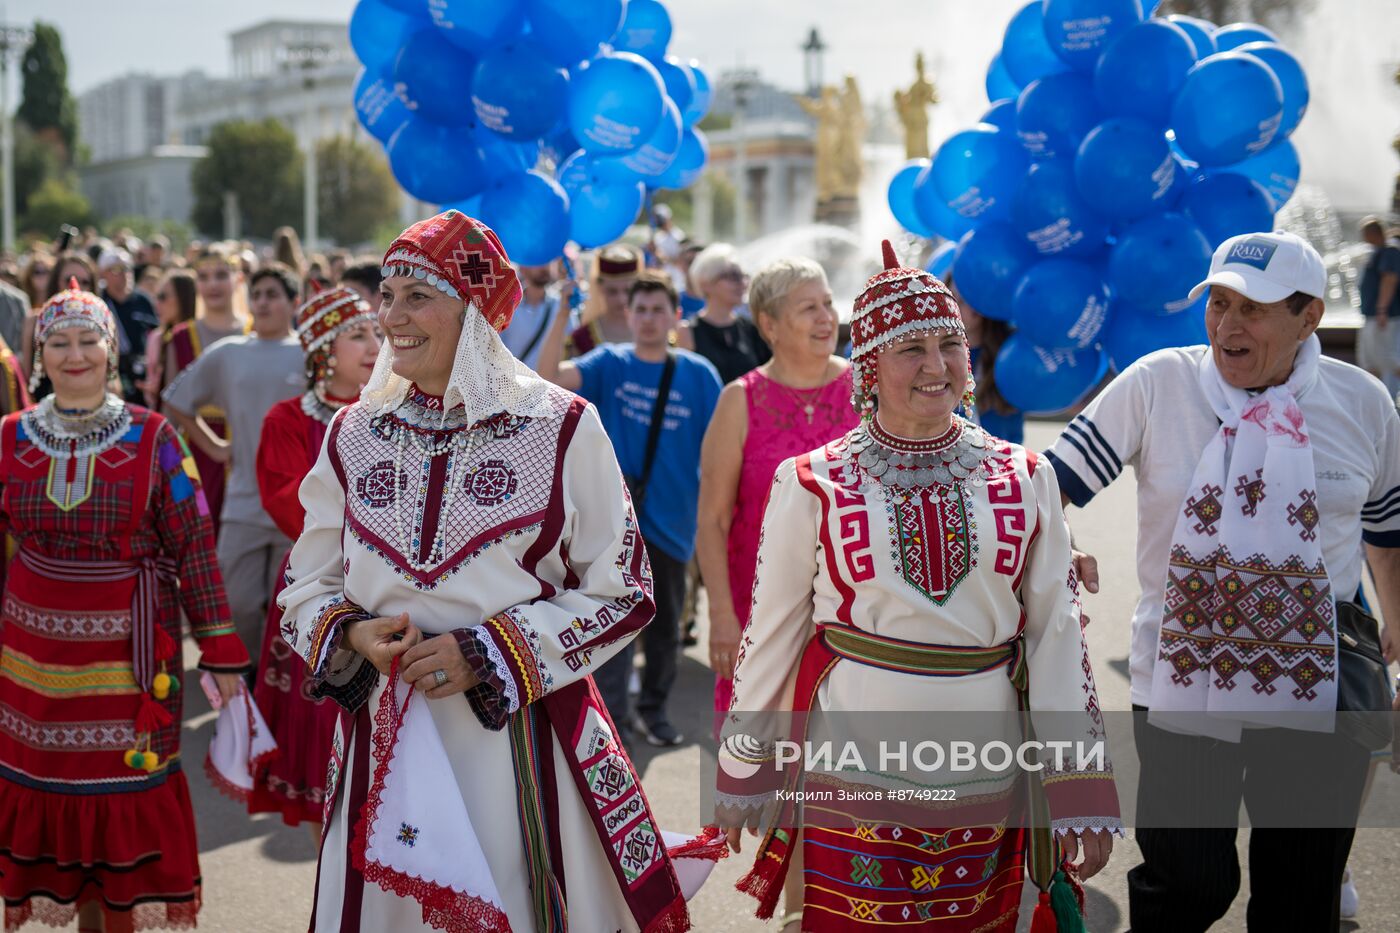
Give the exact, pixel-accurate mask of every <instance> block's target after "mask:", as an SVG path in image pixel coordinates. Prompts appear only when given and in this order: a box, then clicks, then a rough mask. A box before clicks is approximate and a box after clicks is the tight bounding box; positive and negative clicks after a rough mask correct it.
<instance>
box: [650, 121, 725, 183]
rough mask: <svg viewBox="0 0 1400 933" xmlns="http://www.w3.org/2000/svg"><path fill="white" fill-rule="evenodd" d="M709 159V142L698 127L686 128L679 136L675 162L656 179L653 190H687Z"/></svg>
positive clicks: (703, 169)
mask: <svg viewBox="0 0 1400 933" xmlns="http://www.w3.org/2000/svg"><path fill="white" fill-rule="evenodd" d="M709 158H710V141H709V140H708V139H706V138H705V133H704V131H702V130H701V129H699V128H698V127H694V126H687V127H686V128H685V132H684V133H682V134H681V149H680V152H679V153H677V154H676V158H675V160H674V161H673V162H672V163H671V165H670V167H668V168H667V169H666V171H664V172H662V173H661V177H660V178H658V179H656V182H655V184H652V185H650V187H653V188H673V189H677V190H679V189H681V188H689V187H690V186H691V185H693V184H695V182H696V181H697V180H698V179H699V178H700V173H701V172H703V171H705V163H706V162H707V161H709Z"/></svg>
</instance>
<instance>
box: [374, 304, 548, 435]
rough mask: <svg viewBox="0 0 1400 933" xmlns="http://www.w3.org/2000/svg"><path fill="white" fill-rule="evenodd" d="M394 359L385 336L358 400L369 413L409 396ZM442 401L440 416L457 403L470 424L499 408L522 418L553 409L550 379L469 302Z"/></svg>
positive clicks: (389, 407)
mask: <svg viewBox="0 0 1400 933" xmlns="http://www.w3.org/2000/svg"><path fill="white" fill-rule="evenodd" d="M393 359H394V349H393V347H392V346H390V342H389V341H388V340H385V341H384V345H383V346H381V347H380V348H379V357H378V359H376V360H375V362H374V372H373V373H372V374H371V375H370V377H369V382H368V384H366V385H365V387H364V390H363V391H361V392H360V403H361V404H363V405H364V406H365V408H366V409H367V410H368V411H369V412H370V414H372V415H381V414H384V413H386V412H390V411H393V410H394V409H395V408H397V407H398V406H399V405H400V404H401V403H402V402H403V400H404V399H405V398H406V397H407V396H408V389H409V381H408V380H407V379H405V378H404V377H403V376H400V375H398V374H397V373H395V372H394V370H393V366H392V363H393ZM442 402H443V405H442V408H443V412H442V414H443V417H444V418H445V417H446V415H447V412H448V411H450V410H452V409H453V408H455V407H456V406H457V405H462V406H463V407H464V408H465V409H466V416H467V418H466V421H467V424H469V425H470V424H475V423H476V422H478V421H480V420H481V419H483V418H488V417H490V416H491V415H494V414H496V413H498V412H502V411H506V412H510V413H511V414H512V415H518V416H521V417H526V418H543V417H547V416H548V415H550V414H551V413H552V412H553V408H552V407H551V405H550V403H549V383H548V382H546V381H545V380H544V379H542V378H540V376H539V375H538V374H537V373H536V372H535V371H534V370H532V369H530V368H529V367H528V366H526V365H525V364H524V363H522V362H520V361H519V360H517V359H516V358H515V357H514V356H513V355H512V354H511V352H510V351H509V350H507V349H506V345H505V344H504V343H502V342H501V337H500V335H499V334H497V333H496V331H495V329H494V328H493V327H492V326H491V325H490V324H488V323H487V322H486V318H485V317H483V316H482V314H481V312H480V311H479V310H478V309H477V307H476V305H475V304H474V303H468V304H467V305H466V319H465V320H464V321H463V322H462V336H461V338H460V339H459V340H458V341H457V355H456V357H454V358H453V361H452V374H451V376H449V377H448V381H447V391H446V392H444V393H443V399H442Z"/></svg>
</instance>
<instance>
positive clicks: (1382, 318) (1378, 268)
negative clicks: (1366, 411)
mask: <svg viewBox="0 0 1400 933" xmlns="http://www.w3.org/2000/svg"><path fill="white" fill-rule="evenodd" d="M1361 239H1363V240H1365V241H1366V242H1367V243H1368V244H1370V245H1371V247H1372V248H1373V251H1372V253H1371V258H1370V259H1369V260H1367V262H1366V268H1365V269H1364V270H1362V272H1361V318H1362V323H1361V330H1359V331H1358V332H1357V334H1356V365H1357V366H1360V367H1361V368H1362V369H1364V370H1366V371H1367V372H1368V373H1370V374H1371V375H1373V376H1375V377H1376V378H1377V379H1379V380H1380V381H1381V382H1384V383H1385V387H1386V389H1388V390H1389V391H1390V394H1391V395H1392V396H1393V395H1394V394H1395V392H1396V390H1397V389H1400V360H1397V358H1396V334H1395V328H1396V326H1397V325H1400V287H1397V286H1400V247H1397V246H1396V245H1395V244H1393V243H1387V242H1386V240H1385V228H1384V227H1383V226H1382V225H1381V222H1380V221H1379V220H1378V219H1376V218H1375V217H1367V218H1366V219H1365V220H1363V221H1361Z"/></svg>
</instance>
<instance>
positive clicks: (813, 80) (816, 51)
mask: <svg viewBox="0 0 1400 933" xmlns="http://www.w3.org/2000/svg"><path fill="white" fill-rule="evenodd" d="M801 49H802V53H803V54H802V71H803V76H804V77H805V78H806V79H807V96H808V97H820V96H821V93H822V83H823V82H822V53H823V52H825V51H826V43H825V42H823V41H822V37H821V33H819V32H817V27H815V26H813V27H812V31H811V32H809V33H808V34H807V41H806V43H805V44H803V45H802V46H801Z"/></svg>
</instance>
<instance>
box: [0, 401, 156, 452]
mask: <svg viewBox="0 0 1400 933" xmlns="http://www.w3.org/2000/svg"><path fill="white" fill-rule="evenodd" d="M20 421H21V424H23V425H24V432H25V434H26V435H28V437H29V440H30V441H31V442H32V443H33V444H34V446H35V447H38V448H39V449H40V450H42V451H43V452H44V453H45V454H47V455H48V456H50V457H54V458H67V457H85V456H88V455H90V454H100V453H102V452H103V451H106V450H109V449H111V448H112V447H114V446H115V445H116V443H117V442H118V441H119V440H121V439H122V438H123V437H125V436H126V431H127V428H129V427H131V409H130V408H128V407H127V405H126V403H125V402H123V401H122V400H121V399H120V398H118V397H117V396H115V395H112V394H110V393H108V395H107V397H106V398H105V399H103V400H102V404H101V405H99V406H98V407H97V408H96V409H95V410H94V411H93V414H92V417H91V418H88V419H84V420H83V421H82V422H81V423H77V424H75V422H74V420H73V419H72V418H64V417H61V416H60V415H59V413H58V411H56V410H55V405H54V397H53V396H52V395H48V396H45V397H44V399H43V400H42V401H41V402H39V404H38V405H35V406H34V407H33V408H31V409H29V411H27V412H25V413H24V414H23V415H21V416H20Z"/></svg>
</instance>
